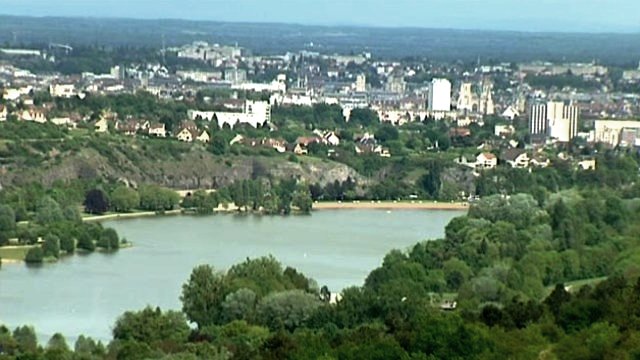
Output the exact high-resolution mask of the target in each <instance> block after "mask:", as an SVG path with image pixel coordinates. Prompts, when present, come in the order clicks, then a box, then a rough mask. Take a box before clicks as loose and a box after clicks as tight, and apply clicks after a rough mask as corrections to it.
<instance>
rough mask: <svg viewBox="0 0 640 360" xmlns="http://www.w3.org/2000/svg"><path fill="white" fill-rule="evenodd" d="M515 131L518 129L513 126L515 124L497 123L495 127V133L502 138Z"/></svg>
mask: <svg viewBox="0 0 640 360" xmlns="http://www.w3.org/2000/svg"><path fill="white" fill-rule="evenodd" d="M515 131H516V129H515V128H514V127H513V125H496V126H495V128H494V133H495V135H496V136H499V137H502V138H504V137H507V136H510V135H511V134H513V133H515Z"/></svg>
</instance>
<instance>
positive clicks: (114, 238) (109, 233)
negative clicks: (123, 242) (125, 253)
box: [97, 228, 120, 251]
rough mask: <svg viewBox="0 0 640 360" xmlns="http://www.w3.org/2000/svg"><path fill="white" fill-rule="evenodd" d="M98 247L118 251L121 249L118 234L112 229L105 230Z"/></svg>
mask: <svg viewBox="0 0 640 360" xmlns="http://www.w3.org/2000/svg"><path fill="white" fill-rule="evenodd" d="M97 245H98V247H101V248H103V249H105V250H107V251H111V250H118V249H119V248H120V239H119V237H118V233H117V232H116V231H115V230H114V229H111V228H107V229H104V230H103V231H102V234H101V235H100V239H99V240H98V244H97Z"/></svg>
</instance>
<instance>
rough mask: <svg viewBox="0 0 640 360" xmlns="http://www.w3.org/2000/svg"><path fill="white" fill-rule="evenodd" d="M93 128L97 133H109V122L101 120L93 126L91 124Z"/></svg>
mask: <svg viewBox="0 0 640 360" xmlns="http://www.w3.org/2000/svg"><path fill="white" fill-rule="evenodd" d="M93 128H94V131H95V132H97V133H106V132H107V131H109V122H108V121H107V119H105V118H102V119H100V120H98V121H96V123H95V124H93Z"/></svg>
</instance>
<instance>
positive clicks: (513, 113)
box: [502, 106, 520, 121]
mask: <svg viewBox="0 0 640 360" xmlns="http://www.w3.org/2000/svg"><path fill="white" fill-rule="evenodd" d="M518 116H520V112H519V111H518V109H516V108H514V107H513V106H509V107H507V108H506V109H505V110H504V111H503V112H502V117H503V118H505V119H509V120H511V121H513V120H514V119H515V118H517V117H518Z"/></svg>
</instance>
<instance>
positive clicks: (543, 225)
mask: <svg viewBox="0 0 640 360" xmlns="http://www.w3.org/2000/svg"><path fill="white" fill-rule="evenodd" d="M637 214H638V206H637V203H636V202H635V201H623V200H621V199H620V198H618V197H617V196H616V195H615V194H613V193H610V192H607V191H603V190H601V191H598V192H595V191H584V192H577V191H568V192H563V193H559V194H557V195H555V196H552V197H550V198H549V199H548V200H547V201H545V202H544V203H542V204H540V203H538V201H536V200H535V199H534V197H533V196H531V195H526V194H516V195H512V196H504V195H493V196H489V197H486V198H483V199H482V200H480V201H478V202H477V203H475V204H473V205H472V206H471V208H470V209H469V213H468V215H467V216H462V217H458V218H455V219H453V220H452V221H451V222H450V223H449V224H448V225H447V227H446V230H445V233H446V235H445V238H444V239H442V240H436V241H428V242H423V243H420V244H417V245H416V246H414V247H413V248H412V249H410V250H409V251H408V252H406V253H403V252H399V251H395V252H392V253H390V254H389V255H387V256H386V257H385V260H384V263H383V266H382V267H381V268H379V269H376V270H374V271H373V272H372V273H371V274H370V275H369V277H368V278H367V281H366V283H365V289H367V288H370V289H372V290H374V291H388V292H389V293H399V294H403V296H409V295H408V294H413V296H419V297H428V296H429V294H430V293H436V294H437V293H447V292H456V293H458V304H459V306H460V307H462V308H465V309H470V310H477V309H478V308H480V307H481V306H483V305H484V304H486V303H489V302H495V303H502V304H504V303H507V302H508V301H510V299H512V298H513V297H514V296H519V297H520V298H522V299H527V300H528V299H532V300H536V301H538V300H541V299H542V298H543V297H544V296H546V291H545V289H546V288H547V287H549V286H552V285H554V284H557V283H563V282H569V281H574V280H580V279H589V278H598V277H602V276H609V275H611V274H614V273H616V274H625V275H629V276H636V275H638V274H637V271H638V268H637V266H636V265H634V264H633V261H630V259H632V258H634V257H636V256H637V254H636V252H637V250H636V249H637V247H638V245H639V244H638V239H637V236H636V234H637V232H638V228H637V226H636V225H635V222H636V221H637V219H638V215H637Z"/></svg>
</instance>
